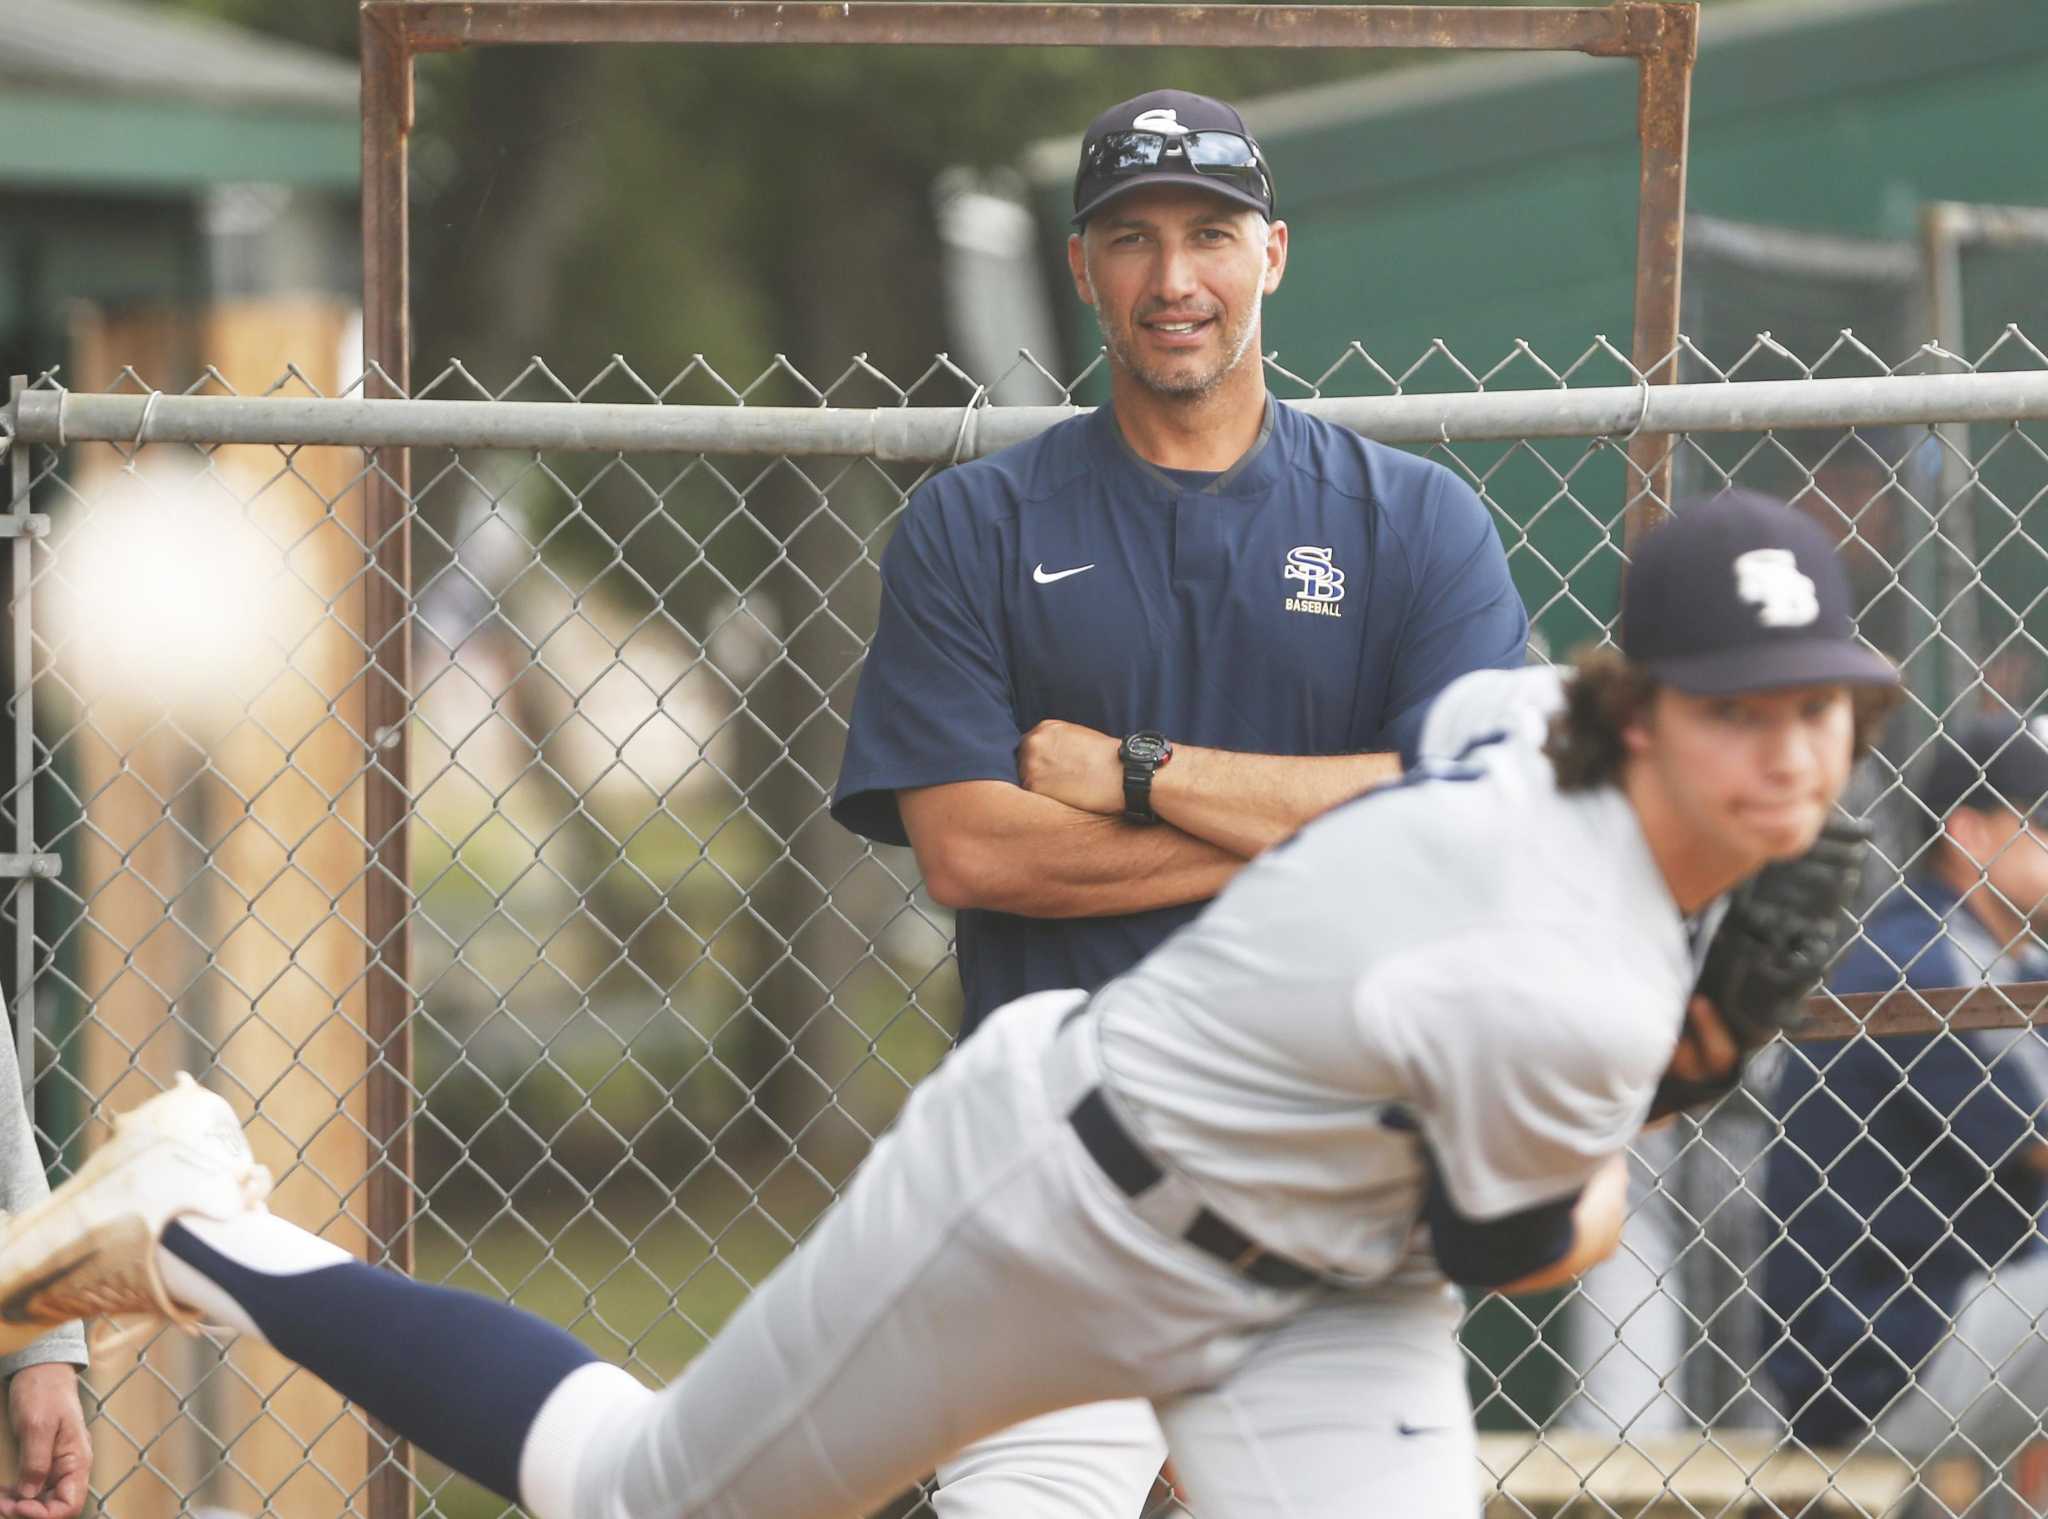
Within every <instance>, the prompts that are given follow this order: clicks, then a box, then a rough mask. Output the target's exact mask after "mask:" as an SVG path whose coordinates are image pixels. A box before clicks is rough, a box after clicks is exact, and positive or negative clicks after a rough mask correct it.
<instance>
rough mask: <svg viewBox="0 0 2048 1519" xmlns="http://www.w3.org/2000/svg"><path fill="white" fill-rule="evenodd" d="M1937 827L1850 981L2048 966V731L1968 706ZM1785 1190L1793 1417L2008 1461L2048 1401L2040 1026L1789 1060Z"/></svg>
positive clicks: (1930, 767)
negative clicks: (2046, 942) (2047, 923)
mask: <svg viewBox="0 0 2048 1519" xmlns="http://www.w3.org/2000/svg"><path fill="white" fill-rule="evenodd" d="M1914 791H1915V795H1916V797H1917V799H1918V801H1919V803H1920V806H1921V809H1922V811H1921V817H1922V818H1923V820H1924V821H1923V828H1922V835H1923V843H1924V847H1923V848H1922V849H1921V850H1920V851H1919V854H1918V859H1917V861H1916V863H1915V864H1914V865H1913V867H1912V868H1911V869H1910V870H1909V871H1908V872H1907V874H1906V876H1905V879H1904V881H1903V882H1902V883H1901V884H1900V886H1899V887H1897V888H1896V889H1895V890H1893V891H1892V892H1891V893H1890V894H1888V895H1887V896H1886V897H1885V898H1884V899H1883V900H1882V901H1881V902H1879V904H1878V905H1877V907H1876V908H1875V910H1873V911H1872V912H1871V913H1870V915H1869V916H1868V917H1867V918H1866V919H1865V920H1864V923H1863V931H1862V935H1861V937H1860V938H1859V939H1858V940H1857V941H1856V943H1855V944H1854V945H1853V946H1852V947H1851V948H1850V950H1849V952H1848V953H1847V954H1846V955H1845V956H1844V957H1843V960H1842V963H1841V965H1840V967H1839V968H1838V969H1837V970H1836V972H1835V974H1834V977H1833V978H1832V981H1831V983H1830V984H1831V986H1832V987H1833V989H1834V990H1835V991H1837V992H1840V993H1844V994H1847V993H1852V992H1882V991H1889V990H1891V989H1892V988H1893V987H1895V986H1899V985H1901V984H1903V985H1906V986H1913V987H1953V986H1971V985H1975V984H1978V983H1980V982H1992V983H1999V982H2010V981H2042V980H2048V949H2044V946H2043V942H2042V938H2041V936H2040V933H2039V931H2038V928H2037V925H2038V924H2039V923H2041V922H2042V921H2043V920H2044V918H2048V818H2044V807H2048V745H2044V741H2043V734H2042V732H2041V731H2040V728H2039V726H2038V724H2037V723H2021V722H2020V721H2019V720H2017V719H2016V718H2012V717H2009V716H2008V717H2003V718H1997V717H1991V718H1971V719H1966V720H1964V721H1963V722H1962V723H1960V724H1959V725H1958V726H1957V727H1955V728H1954V729H1953V730H1952V731H1950V732H1949V733H1947V734H1945V735H1944V736H1942V737H1939V738H1937V739H1936V740H1934V753H1933V756H1932V758H1931V760H1930V761H1929V762H1928V764H1927V766H1926V767H1925V769H1924V770H1923V771H1922V773H1921V775H1920V777H1919V780H1918V782H1917V784H1916V786H1915V788H1914ZM1773 1105H1774V1107H1775V1109H1776V1112H1777V1114H1778V1116H1779V1117H1780V1118H1781V1119H1782V1121H1783V1123H1784V1138H1783V1140H1782V1141H1781V1142H1780V1143H1779V1144H1778V1145H1777V1146H1776V1147H1775V1148H1774V1149H1773V1150H1772V1152H1771V1159H1770V1163H1769V1170H1768V1173H1767V1186H1766V1203H1767V1205H1768V1207H1769V1209H1770V1211H1771V1213H1772V1214H1773V1215H1775V1217H1776V1219H1777V1220H1778V1221H1779V1226H1780V1227H1781V1228H1782V1229H1783V1231H1784V1233H1783V1237H1782V1239H1781V1241H1780V1243H1779V1244H1778V1245H1777V1246H1776V1247H1775V1248H1774V1249H1773V1250H1772V1251H1771V1253H1770V1255H1769V1257H1768V1258H1767V1262H1766V1270H1765V1276H1764V1287H1765V1296H1766V1298H1767V1300H1768V1303H1769V1306H1770V1308H1771V1310H1772V1311H1773V1313H1774V1314H1775V1316H1776V1321H1777V1325H1778V1326H1779V1332H1778V1334H1777V1336H1776V1348H1775V1349H1774V1350H1773V1351H1772V1353H1771V1355H1770V1357H1769V1361H1768V1363H1767V1364H1768V1367H1769V1370H1770V1373H1771V1376H1772V1378H1773V1380H1774V1381H1775V1382H1776V1384H1777V1386H1778V1387H1779V1389H1780V1390H1781V1392H1782V1393H1783V1394H1784V1397H1785V1400H1786V1404H1787V1407H1788V1409H1789V1411H1790V1414H1791V1417H1792V1428H1793V1432H1794V1433H1795V1434H1796V1435H1798V1436H1799V1438H1801V1439H1802V1440H1806V1441H1808V1442H1810V1443H1813V1444H1827V1445H1834V1444H1845V1443H1850V1442H1852V1441H1854V1440H1857V1439H1860V1438H1862V1437H1863V1436H1864V1435H1865V1434H1866V1433H1867V1432H1868V1431H1869V1430H1870V1429H1871V1428H1872V1427H1873V1425H1874V1426H1875V1429H1876V1433H1877V1435H1878V1437H1879V1438H1880V1439H1882V1440H1883V1441H1884V1442H1886V1444H1888V1445H1890V1446H1891V1447H1892V1448H1894V1449H1895V1450H1897V1451H1898V1452H1899V1453H1900V1454H1902V1455H1903V1456H1905V1457H1906V1458H1907V1459H1908V1460H1911V1461H1913V1462H1915V1463H1916V1464H1920V1463H1924V1462H1927V1461H1929V1460H1931V1459H1934V1458H1936V1457H1937V1456H1940V1455H1942V1454H1944V1453H1945V1452H1947V1451H1949V1450H1951V1449H1954V1450H1959V1451H1964V1452H1968V1453H1970V1454H1972V1455H1975V1456H1978V1457H1981V1458H1982V1459H1983V1460H1985V1461H1987V1462H1989V1463H1990V1464H1991V1465H1992V1466H1993V1467H1994V1468H1996V1467H2000V1466H2003V1465H2004V1464H2005V1463H2006V1462H2008V1461H2009V1460H2010V1459H2011V1458H2012V1457H2013V1455H2014V1454H2015V1453H2016V1452H2017V1451H2018V1450H2019V1448H2020V1446H2021V1445H2022V1444H2024V1443H2025V1442H2026V1441H2028V1440H2030V1439H2032V1438H2034V1437H2035V1436H2037V1435H2038V1434H2039V1433H2040V1429H2041V1417H2042V1414H2043V1412H2044V1411H2048V1339H2044V1338H2043V1335H2042V1332H2041V1329H2040V1327H2039V1326H2040V1323H2041V1321H2042V1319H2043V1317H2044V1316H2048V1253H2044V1252H2043V1250H2042V1248H2041V1236H2040V1232H2039V1227H2038V1223H2037V1221H2038V1219H2039V1217H2040V1214H2041V1210H2042V1207H2043V1204H2044V1203H2048V1046H2044V1045H2043V1042H2042V1039H2041V1036H2040V1034H2039V1033H2038V1031H2036V1030H2035V1029H2032V1028H2026V1029H2019V1030H2011V1029H2001V1030H1984V1031H1978V1032H1974V1033H1962V1034H1953V1033H1942V1034H1935V1035H1930V1036H1923V1037H1918V1038H1892V1039H1886V1040H1884V1041H1882V1042H1881V1043H1880V1042H1878V1041H1874V1040H1870V1039H1854V1040H1849V1041H1846V1042H1829V1043H1824V1044H1809V1045H1806V1046H1804V1047H1803V1048H1801V1049H1798V1050H1796V1051H1794V1052H1793V1053H1792V1054H1791V1055H1790V1056H1789V1057H1788V1058H1787V1059H1786V1061H1785V1068H1784V1072H1783V1075H1782V1078H1781V1080H1780V1084H1779V1087H1778V1090H1777V1095H1776V1098H1775V1101H1774V1104H1773Z"/></svg>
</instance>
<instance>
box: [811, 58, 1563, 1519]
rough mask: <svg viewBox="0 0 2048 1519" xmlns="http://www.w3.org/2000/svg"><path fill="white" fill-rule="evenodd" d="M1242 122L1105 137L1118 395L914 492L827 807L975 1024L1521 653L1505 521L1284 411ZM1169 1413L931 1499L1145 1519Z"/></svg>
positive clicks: (1410, 742) (1067, 973)
mask: <svg viewBox="0 0 2048 1519" xmlns="http://www.w3.org/2000/svg"><path fill="white" fill-rule="evenodd" d="M1273 217H1274V202H1273V185H1272V180H1271V176H1270V171H1269V170H1268V168H1267V166H1266V164H1265V162H1264V159H1263V157H1262V155H1261V154H1260V152H1259V150H1258V148H1257V145H1256V144H1255V143H1254V142H1253V141H1252V139H1251V137H1250V136H1249V134H1248V133H1247V132H1246V131H1245V127H1244V122H1243V120H1242V118H1240V117H1239V115H1238V113H1237V112H1236V111H1235V110H1233V109H1232V108H1231V107H1229V106H1228V105H1225V104H1223V103H1221V102H1219V101H1214V100H1209V99H1205V98H1204V97H1202V96H1199V95H1191V94H1187V93H1184V92H1181V91H1177V90H1157V91H1153V92H1152V93H1150V94H1147V95H1141V96H1139V97H1137V98H1136V99H1134V100H1128V101H1125V102H1123V103H1122V104H1121V105H1117V106H1113V107H1111V108H1110V109H1109V110H1108V111H1105V112H1104V113H1103V114H1102V115H1101V116H1099V117H1098V118H1097V119H1096V120H1095V122H1094V123H1093V124H1092V125H1091V126H1090V127H1089V128H1088V131H1087V134H1086V136H1085V138H1084V140H1083V144H1082V150H1081V162H1080V167H1079V170H1078V172H1077V174H1076V176H1075V181H1074V224H1075V226H1076V228H1077V229H1078V230H1077V231H1076V233H1075V234H1074V235H1073V236H1072V237H1071V238H1070V239H1069V241H1068V260H1069V264H1070V267H1071V272H1072V275H1073V280H1074V287H1075V290H1076V291H1077V293H1078V294H1079V296H1080V298H1081V299H1082V300H1083V301H1084V302H1086V303H1088V304H1089V305H1091V306H1093V307H1094V309H1095V313H1096V317H1097V320H1098V322H1099V323H1100V325H1101V328H1102V336H1103V341H1104V345H1105V347H1106V348H1107V350H1108V355H1109V374H1110V391H1111V400H1110V404H1109V405H1108V406H1107V407H1104V408H1102V409H1100V410H1098V411H1096V412H1095V413H1094V414H1093V415H1091V416H1088V417H1083V418H1078V419H1076V420H1074V421H1071V422H1067V423H1065V424H1062V425H1061V426H1058V427H1055V428H1053V429H1051V430H1050V431H1048V432H1047V433H1045V434H1043V435H1041V436H1040V437H1038V438H1036V439H1034V440H1032V441H1031V442H1029V443H1025V444H1023V445H1021V446H1019V447H1016V448H1013V449H1010V450H1008V451H1006V452H1004V453H1002V454H999V455H997V456H995V457H993V458H990V459H986V460H981V461H978V462H975V463H972V464H968V465H965V466H962V467H960V468H958V469H954V470H950V471H947V472H946V473H944V474H942V475H939V476H937V477H936V478H934V479H933V480H931V481H930V482H929V483H928V484H926V485H925V486H924V487H923V488H922V489H921V490H920V491H919V492H918V493H917V495H916V496H915V497H914V498H913V499H912V501H911V503H910V507H909V509H908V511H907V513H906V514H905V516H904V519H903V522H902V524H901V525H900V526H899V527H898V529H897V531H896V535H895V538H894V539H893V540H892V541H891V543H890V545H889V548H888V551H887V553H886V554H885V556H884V558H883V563H882V573H883V599H882V608H881V616H880V620H879V626H878V628H877V630H876V634H875V642H874V646H873V648H872V649H871V651H870V652H869V655H868V660H867V665H866V667H865V669H864V671H863V673H862V676H861V685H860V690H859V692H858V694H857V696H856V699H855V704H854V713H853V722H852V728H851V732H850V733H849V735H848V739H847V748H846V760H845V764H844V767H843V768H842V770H841V773H840V777H839V785H838V789H837V796H836V800H835V802H834V806H833V815H834V816H835V817H837V818H838V819H839V821H840V822H842V823H844V824H845V825H846V826H847V827H849V828H851V829H853V830H854V831H856V832H858V833H862V834H865V835H867V836H868V837H871V838H875V839H878V840H881V841H883V842H886V843H893V844H903V843H908V844H909V845H910V846H911V847H912V848H913V849H914V850H915V852H916V855H917V860H918V864H919V866H920V868H921V869H922V870H923V873H924V877H925V883H926V887H927V889H928V890H929V891H930V892H931V894H932V896H933V898H934V899H935V900H937V901H939V902H940V903H942V904H944V905H945V906H948V907H952V908H954V909H956V910H957V911H958V914H959V917H958V929H957V943H958V951H959V961H960V976H961V982H962V986H963V990H964V992H965V1014H964V1017H963V1020H962V1030H961V1032H962V1035H963V1036H964V1035H966V1034H968V1033H971V1032H972V1031H973V1030H974V1028H975V1027H976V1026H977V1025H978V1024H979V1023H980V1022H981V1021H982V1019H983V1018H985V1017H986V1016H987V1015H988V1013H989V1012H990V1011H991V1010H992V1009H994V1008H996V1007H998V1006H1001V1005H1002V1004H1004V1003H1006V1002H1009V1001H1011V1000H1012V999H1014V998H1016V997H1019V996H1022V995H1024V994H1025V993H1027V992H1034V991H1042V990H1047V989H1050V988H1064V987H1078V988H1080V989H1082V990H1089V991H1092V990H1093V989H1095V988H1096V987H1098V986H1100V985H1102V984H1103V983H1104V982H1105V981H1107V980H1109V979H1110V978H1111V977H1112V976H1115V975H1118V974H1120V973H1122V972H1123V971H1125V970H1127V969H1129V968H1130V966H1131V965H1133V964H1135V963H1136V962H1137V961H1138V959H1139V958H1140V957H1142V956H1143V955H1144V954H1145V953H1146V952H1147V951H1149V950H1151V949H1152V948H1153V947H1154V946H1156V945H1158V944H1159V943H1161V942H1162V941H1163V940H1164V939H1165V938H1166V937H1167V936H1168V935H1169V934H1170V933H1172V932H1173V930H1174V929H1176V928H1178V927H1180V926H1181V925H1182V924H1184V923H1186V922H1188V921H1189V920H1190V919H1191V918H1193V917H1194V915H1195V913H1196V912H1197V911H1198V910H1199V908H1200V906H1201V904H1202V903H1203V902H1204V901H1206V900H1207V899H1208V898H1210V897H1212V896H1214V895H1215V893H1216V892H1217V890H1218V889H1220V888H1221V887H1222V885H1223V883H1224V882H1225V881H1227V880H1229V879H1230V877H1231V876H1232V875H1233V874H1234V873H1235V872H1236V871H1237V870H1238V869H1239V867H1240V866H1242V865H1243V864H1244V862H1245V860H1246V859H1248V858H1249V857H1251V856H1252V855H1254V854H1256V853H1258V852H1259V851H1260V850H1261V849H1263V848H1265V847H1267V846H1268V845H1271V844H1273V843H1275V842H1277V841H1278V840H1280V839H1283V838H1286V837H1287V836H1288V835H1289V834H1291V833H1293V832H1294V831H1295V830H1296V829H1297V828H1299V827H1300V826H1301V824H1302V823H1303V822H1305V821H1306V820H1307V819H1309V818H1311V817H1313V816H1315V815H1316V814H1317V813H1320V812H1322V811H1323V810H1324V809H1326V808H1328V807H1330V806H1331V805H1333V804H1334V803H1336V802H1339V801H1341V800H1343V799H1345V798H1347V797H1350V796H1353V795H1355V794H1356V793H1358V792H1360V791H1362V790H1364V789H1365V788H1367V787H1368V786H1371V785H1374V784H1376V783H1378V782H1381V781H1384V780H1388V779H1391V778H1392V777H1393V776H1395V775H1396V774H1398V773H1399V771H1400V767H1401V761H1400V757H1399V755H1400V751H1402V750H1404V749H1405V750H1407V751H1408V752H1409V753H1410V754H1411V755H1412V753H1413V750H1414V745H1415V741H1416V736H1417V734H1418V733H1419V731H1420V728H1421V723H1422V716H1423V712H1424V710H1425V709H1426V707H1427V706H1428V703H1429V701H1430V700H1431V698H1433V697H1434V696H1435V695H1436V694H1437V693H1438V692H1439V691H1441V690H1442V689H1443V688H1444V687H1445V686H1446V685H1447V684H1449V683H1450V682H1451V681H1452V680H1454V679H1456V678H1457V677H1458V676H1461V675H1464V674H1466V673H1467V672H1469V671H1472V670H1476V669H1482V668H1488V667H1499V668H1514V667H1516V666H1519V665H1520V664H1521V663H1522V660H1523V648H1524V644H1525V642H1526V640H1527V636H1528V618H1527V615H1526V613H1525V612H1524V610H1523V607H1522V603H1521V600H1520V598H1519V597H1518V596H1517V595H1516V593H1515V589H1514V586H1513V584H1512V582H1511V581H1510V579H1509V576H1508V570H1507V561H1506V557H1505V555H1504V554H1503V553H1502V551H1501V546H1500V542H1499V539H1498V537H1497V536H1496V534H1495V532H1494V529H1493V526H1492V524H1491V522H1490V521H1489V519H1488V517H1487V514H1486V510H1485V508H1484V507H1483V506H1482V505H1481V503H1480V502H1479V500H1478V498H1477V497H1476V496H1475V495H1474V494H1473V492H1472V491H1471V490H1470V488H1468V487H1467V486H1466V485H1465V484H1464V483H1463V482H1461V481H1460V480H1459V479H1458V478H1457V477H1456V476H1455V475H1453V474H1452V473H1451V472H1450V471H1449V470H1447V469H1444V468H1443V467H1441V466H1439V465H1436V464H1432V463H1428V462H1425V461H1423V460H1420V459H1417V458H1415V457H1413V456H1411V455H1408V454H1403V453H1399V452H1396V451H1394V450H1392V449H1387V448H1382V447H1380V446H1379V445H1377V444H1373V443H1369V442H1367V441H1365V440H1364V439H1361V438H1358V437H1356V436H1354V435H1352V434H1350V433H1347V432H1344V431H1342V430H1340V429H1337V428H1334V427H1331V426H1329V425H1328V424H1325V423H1322V422H1318V421H1316V420H1315V419H1313V418H1311V417H1308V416H1306V415H1304V414H1303V413H1300V412H1298V411H1295V410H1293V409H1291V408H1289V407H1287V406H1285V405H1282V404H1279V403H1278V402H1276V401H1274V400H1273V399H1272V397H1270V396H1269V395H1268V393H1267V390H1266V385H1265V376H1264V370H1263V366H1262V363H1261V357H1260V353H1261V345H1260V308H1261V301H1262V299H1263V297H1264V296H1266V295H1268V294H1270V293H1272V291H1274V290H1275V289H1276V288H1278V286H1279V284H1280V280H1281V276H1282V275H1283V274H1284V273H1285V270H1286V266H1287V225H1286V223H1284V222H1280V221H1276V220H1274V219H1273ZM1164 1454H1165V1438H1164V1436H1163V1435H1162V1434H1161V1432H1160V1429H1159V1424H1158V1420H1157V1419H1156V1418H1155V1417H1154V1416H1153V1413H1152V1410H1151V1408H1150V1406H1149V1405H1147V1404H1146V1403H1144V1402H1143V1401H1141V1400H1134V1401H1131V1402H1128V1403H1125V1404H1123V1405H1121V1406H1115V1407H1100V1408H1085V1409H1075V1410H1071V1411H1067V1412H1064V1413H1061V1414H1058V1415H1055V1416H1053V1417H1051V1418H1047V1419H1044V1420H1040V1421H1037V1422H1035V1423H1034V1424H1032V1425H1030V1426H1028V1427H1026V1428H1023V1429H1018V1430H1011V1431H1008V1432H1006V1433H1005V1434H1003V1435H1001V1436H999V1437H997V1438H996V1439H994V1440H991V1441H988V1442H985V1443H983V1444H981V1445H979V1446H976V1447H974V1448H972V1449H970V1450H968V1451H965V1452H963V1453H962V1454H961V1455H960V1456H959V1457H958V1458H956V1459H955V1460H954V1461H953V1462H951V1463H950V1464H948V1465H947V1466H946V1467H944V1468H943V1469H941V1471H940V1473H939V1477H940V1489H939V1495H938V1498H937V1508H938V1511H939V1514H940V1516H941V1519H1137V1515H1138V1514H1139V1512H1140V1511H1141V1509H1142V1508H1143V1505H1144V1500H1145V1497H1146V1494H1147V1493H1148V1492H1149V1490H1150V1489H1151V1486H1152V1481H1153V1477H1154V1475H1155V1474H1156V1473H1157V1472H1158V1470H1159V1465H1160V1461H1161V1459H1162V1457H1163V1456H1164Z"/></svg>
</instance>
